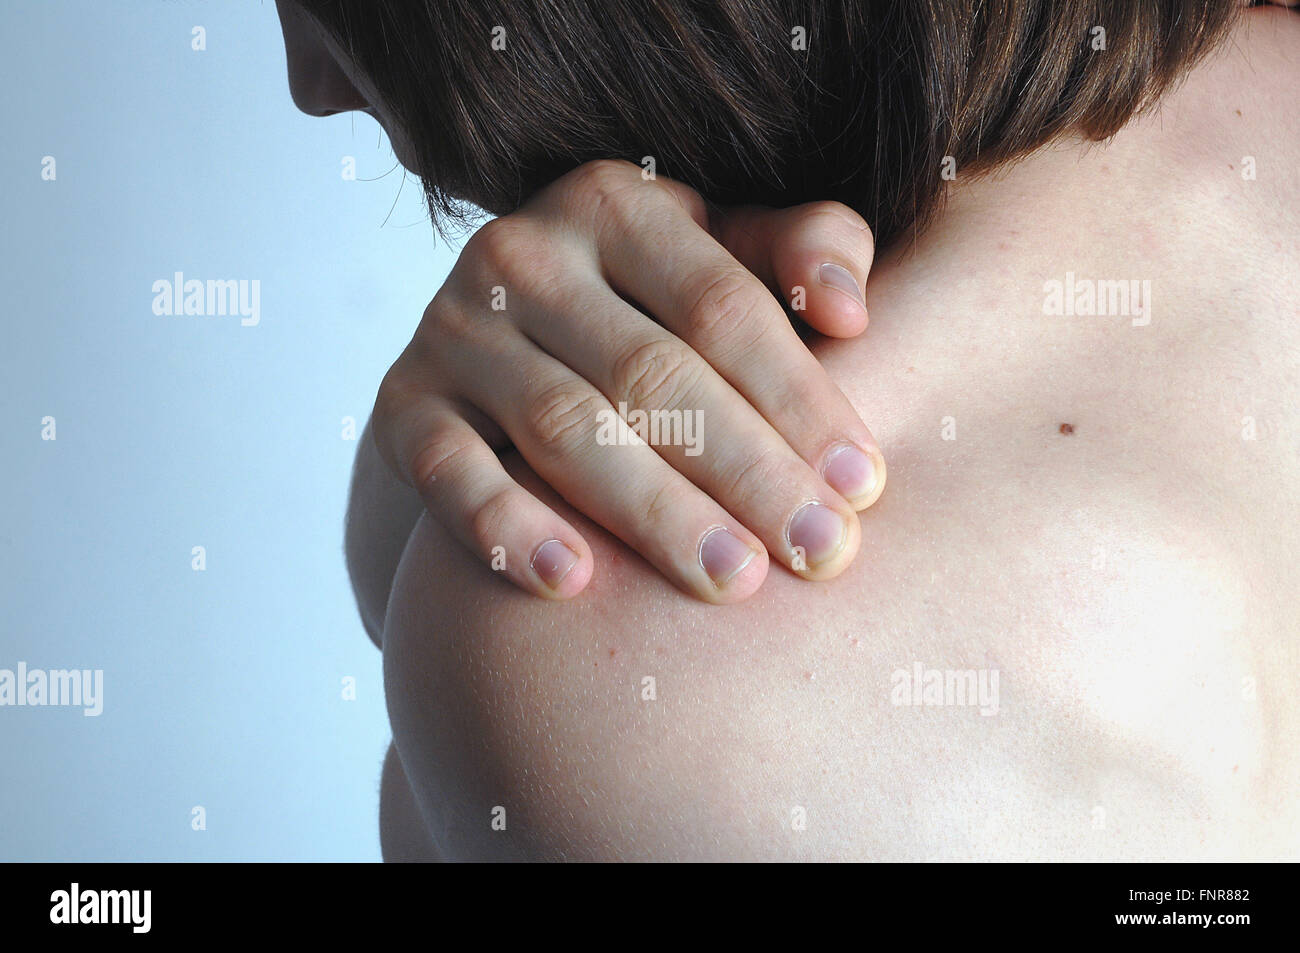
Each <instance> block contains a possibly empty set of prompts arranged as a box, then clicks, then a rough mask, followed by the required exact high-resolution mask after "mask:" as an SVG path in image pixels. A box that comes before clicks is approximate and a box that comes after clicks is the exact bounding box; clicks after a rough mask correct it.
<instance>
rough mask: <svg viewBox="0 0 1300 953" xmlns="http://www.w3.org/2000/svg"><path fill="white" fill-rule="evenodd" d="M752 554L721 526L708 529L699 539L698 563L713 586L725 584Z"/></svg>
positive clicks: (746, 564) (747, 561) (748, 548)
mask: <svg viewBox="0 0 1300 953" xmlns="http://www.w3.org/2000/svg"><path fill="white" fill-rule="evenodd" d="M754 556H755V553H754V550H753V549H751V548H750V547H749V546H747V545H746V544H745V543H743V542H741V541H740V540H739V539H738V538H736V536H734V535H733V534H732V533H731V532H730V531H729V530H727V529H725V528H723V527H721V526H718V527H715V528H714V529H711V530H709V531H708V532H707V533H705V534H704V538H703V539H702V540H700V565H701V566H703V567H704V571H705V572H706V573H708V574H709V578H710V579H712V580H713V584H714V585H715V586H723V585H726V584H727V583H728V582H729V581H730V580H731V579H732V577H734V576H735V575H736V573H738V572H740V571H741V570H742V569H744V568H745V567H746V566H748V565H749V561H750V560H751V559H753V558H754Z"/></svg>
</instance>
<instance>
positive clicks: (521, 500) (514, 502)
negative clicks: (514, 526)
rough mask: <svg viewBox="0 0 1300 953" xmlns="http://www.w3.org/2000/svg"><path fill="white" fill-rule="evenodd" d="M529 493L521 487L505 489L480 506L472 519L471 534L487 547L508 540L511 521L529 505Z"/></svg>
mask: <svg viewBox="0 0 1300 953" xmlns="http://www.w3.org/2000/svg"><path fill="white" fill-rule="evenodd" d="M526 496H527V492H526V491H525V490H523V489H520V488H519V487H513V486H508V487H503V488H501V489H500V490H497V491H496V492H494V493H493V494H492V495H491V496H489V497H488V498H487V499H486V500H484V501H483V502H482V503H480V504H479V506H478V508H477V509H475V510H474V515H473V516H472V517H471V518H470V523H469V526H470V532H471V533H472V534H473V536H474V538H475V539H477V540H479V542H480V543H482V544H483V545H484V546H485V547H488V546H494V545H498V544H500V543H501V541H502V540H504V539H505V538H506V536H507V535H508V534H507V530H508V526H509V522H510V519H511V518H512V517H513V516H514V515H515V514H517V513H519V512H520V511H521V510H522V509H523V508H524V506H526V505H527V500H526V499H525V497H526Z"/></svg>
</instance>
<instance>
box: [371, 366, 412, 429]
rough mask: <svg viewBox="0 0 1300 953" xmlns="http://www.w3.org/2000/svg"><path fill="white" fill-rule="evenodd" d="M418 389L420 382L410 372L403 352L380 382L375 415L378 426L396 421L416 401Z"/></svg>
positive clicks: (376, 396)
mask: <svg viewBox="0 0 1300 953" xmlns="http://www.w3.org/2000/svg"><path fill="white" fill-rule="evenodd" d="M418 389H419V387H418V381H417V379H416V377H415V375H413V374H412V373H411V372H410V370H409V368H408V361H407V358H406V354H405V352H403V354H402V356H401V357H399V358H398V359H397V360H396V361H394V362H393V366H392V367H390V368H389V369H388V371H387V372H386V373H385V374H384V379H383V380H382V381H380V382H379V391H378V393H377V394H376V395H375V409H374V413H373V416H374V418H375V420H376V423H377V425H378V424H379V423H382V422H386V421H392V420H394V419H396V418H397V417H398V416H399V415H400V414H401V413H402V411H403V410H405V409H406V408H407V407H409V406H410V405H411V403H412V402H413V401H414V399H415V397H416V395H417V391H418Z"/></svg>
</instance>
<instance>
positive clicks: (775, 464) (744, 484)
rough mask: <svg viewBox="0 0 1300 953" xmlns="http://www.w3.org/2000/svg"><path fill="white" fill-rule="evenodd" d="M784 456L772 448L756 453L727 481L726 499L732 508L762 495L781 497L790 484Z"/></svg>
mask: <svg viewBox="0 0 1300 953" xmlns="http://www.w3.org/2000/svg"><path fill="white" fill-rule="evenodd" d="M782 456H783V455H782V454H780V453H778V452H777V451H776V450H774V449H772V448H771V447H767V448H764V449H762V450H759V451H758V452H757V453H755V454H754V455H753V456H752V457H750V459H749V460H748V461H747V462H746V463H745V464H744V466H742V467H741V468H740V469H739V470H738V471H736V472H735V473H734V474H732V475H731V476H730V477H729V478H728V480H727V486H726V490H725V492H724V499H725V500H726V501H727V502H728V503H730V504H731V505H732V506H734V505H736V503H738V502H741V503H745V502H749V501H751V500H753V499H755V498H757V497H758V496H759V495H760V494H765V493H771V494H774V495H780V494H781V493H783V492H784V487H785V486H786V485H787V484H788V483H789V475H788V473H787V472H786V467H785V461H784V460H783V459H782Z"/></svg>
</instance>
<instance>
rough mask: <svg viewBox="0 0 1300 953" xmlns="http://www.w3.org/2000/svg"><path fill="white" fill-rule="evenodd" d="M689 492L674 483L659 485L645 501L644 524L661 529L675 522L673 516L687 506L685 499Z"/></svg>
mask: <svg viewBox="0 0 1300 953" xmlns="http://www.w3.org/2000/svg"><path fill="white" fill-rule="evenodd" d="M691 492H692V491H691V490H688V489H686V488H684V487H682V486H681V485H680V484H678V483H677V482H675V481H669V482H665V483H662V484H660V485H659V487H658V489H656V490H655V491H654V493H652V494H651V495H650V499H649V500H647V501H646V506H645V524H646V525H647V526H649V527H663V526H667V525H671V524H672V523H674V522H676V519H675V515H676V514H677V513H679V512H681V511H682V510H683V509H684V508H685V507H686V506H687V505H688V503H687V497H688V494H690V493H691Z"/></svg>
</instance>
